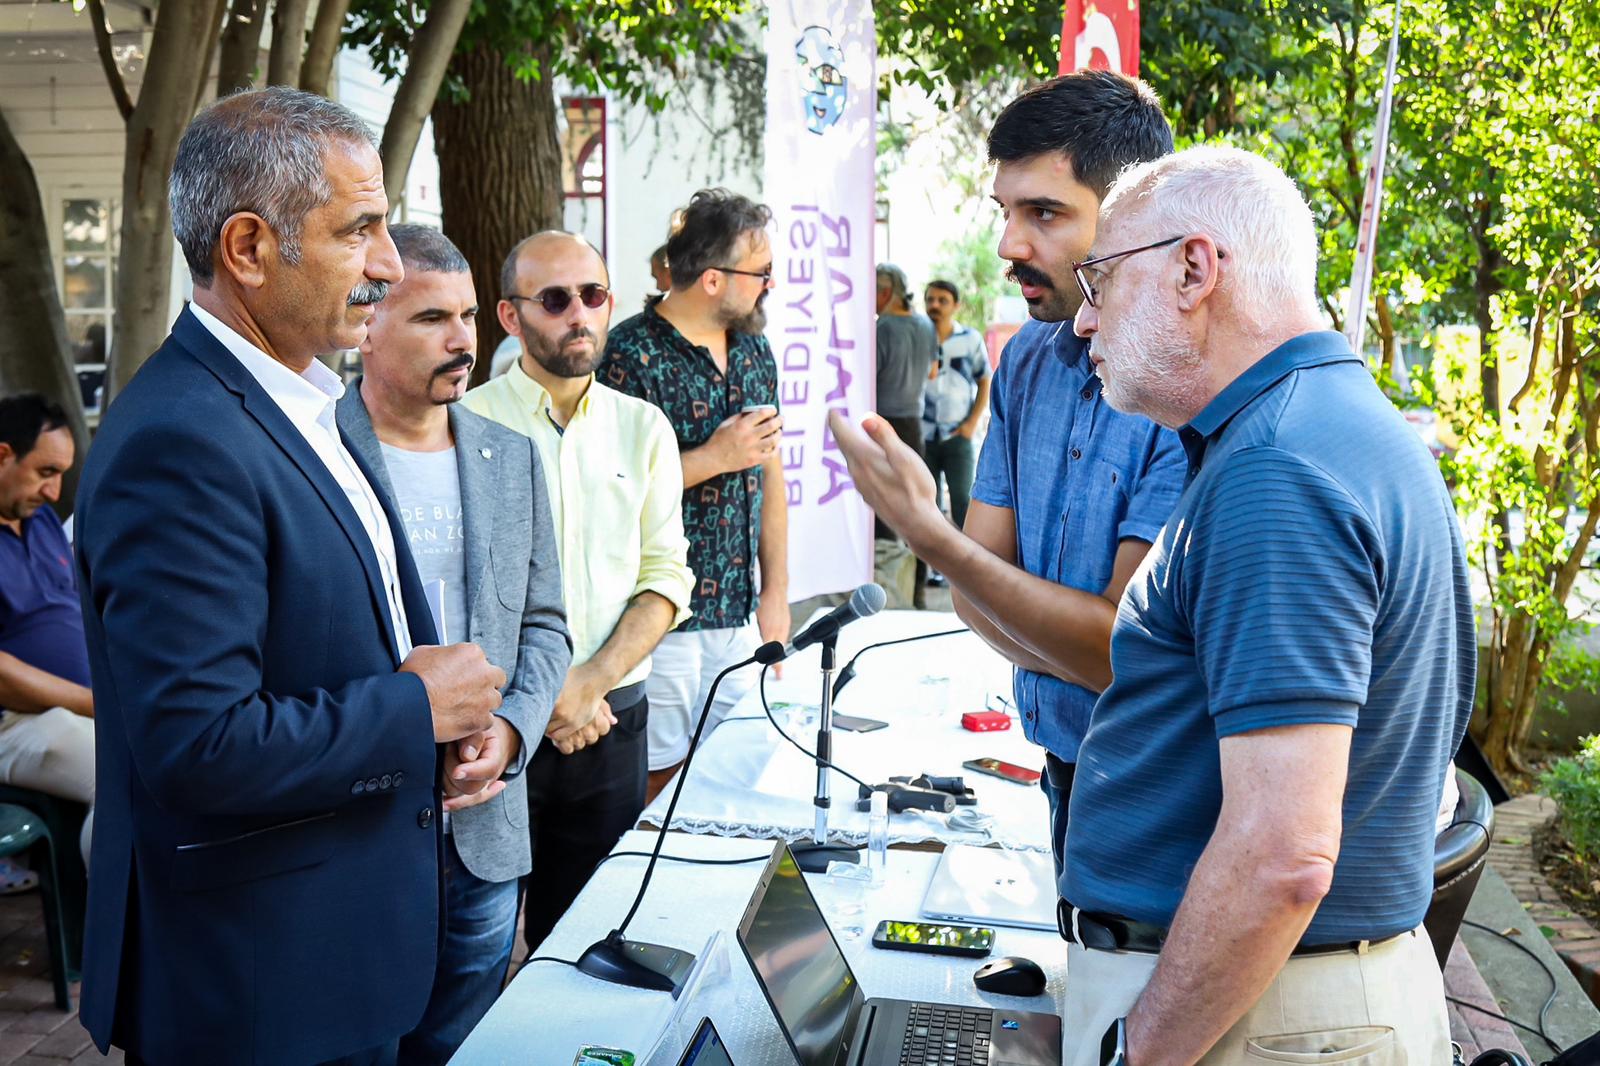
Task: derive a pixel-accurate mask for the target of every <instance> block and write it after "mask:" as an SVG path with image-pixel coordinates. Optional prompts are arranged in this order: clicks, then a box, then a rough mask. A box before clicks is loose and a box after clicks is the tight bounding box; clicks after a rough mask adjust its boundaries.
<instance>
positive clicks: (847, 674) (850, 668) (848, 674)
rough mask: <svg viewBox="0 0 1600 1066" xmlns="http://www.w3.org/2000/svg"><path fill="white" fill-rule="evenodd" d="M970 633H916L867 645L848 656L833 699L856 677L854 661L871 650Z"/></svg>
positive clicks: (834, 690) (835, 686) (949, 630)
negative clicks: (912, 635)
mask: <svg viewBox="0 0 1600 1066" xmlns="http://www.w3.org/2000/svg"><path fill="white" fill-rule="evenodd" d="M970 632H972V630H970V629H966V628H962V629H946V630H942V631H940V632H938V633H918V634H917V635H916V636H914V637H900V638H898V639H897V640H880V641H878V643H876V644H868V645H867V646H866V647H865V648H862V649H861V650H860V651H858V652H856V653H855V654H854V655H852V656H850V661H849V662H847V663H845V664H844V669H843V670H840V671H839V676H838V677H836V678H834V681H833V698H834V699H838V698H839V693H840V692H841V691H843V690H844V687H845V686H846V685H848V684H849V683H850V680H851V678H853V677H855V676H856V660H857V659H859V658H861V657H862V656H863V655H865V654H866V653H867V652H869V651H871V650H872V649H873V648H890V647H893V646H894V645H896V644H910V643H911V642H913V641H917V640H932V639H933V638H934V637H955V636H959V635H961V634H962V633H970Z"/></svg>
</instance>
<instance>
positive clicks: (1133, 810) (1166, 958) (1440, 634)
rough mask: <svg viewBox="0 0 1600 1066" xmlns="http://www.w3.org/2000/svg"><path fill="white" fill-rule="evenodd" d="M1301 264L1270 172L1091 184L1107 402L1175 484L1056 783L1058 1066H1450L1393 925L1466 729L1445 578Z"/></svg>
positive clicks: (1459, 574)
mask: <svg viewBox="0 0 1600 1066" xmlns="http://www.w3.org/2000/svg"><path fill="white" fill-rule="evenodd" d="M1316 249H1317V237H1316V233H1315V230H1314V227H1313V223H1312V217H1311V212H1310V210H1309V209H1308V208H1307V206H1306V204H1305V201H1304V200H1303V199H1302V198H1301V196H1300V194H1299V192H1298V190H1296V188H1295V187H1294V184H1293V183H1292V182H1291V181H1290V180H1289V179H1288V178H1287V177H1285V176H1284V174H1283V173H1282V172H1281V171H1280V170H1278V168H1277V167H1275V166H1273V165H1272V164H1271V163H1268V162H1267V161H1266V160H1264V159H1261V158H1260V157H1258V156H1254V155H1251V154H1250V153H1247V152H1242V151H1239V150H1237V149H1231V148H1194V149H1190V150H1188V151H1185V152H1182V153H1179V154H1177V155H1174V156H1169V157H1168V158H1166V159H1163V160H1158V161H1156V162H1153V163H1149V164H1145V165H1143V166H1140V167H1137V168H1134V169H1133V170H1131V171H1129V172H1127V173H1126V174H1124V175H1123V176H1122V177H1121V178H1120V179H1119V180H1118V182H1117V184H1116V186H1115V187H1114V188H1113V189H1112V190H1111V191H1110V193H1109V194H1108V195H1107V197H1106V200H1105V204H1104V207H1103V209H1102V212H1101V218H1100V228H1099V234H1098V236H1097V237H1096V239H1095V244H1094V248H1093V250H1092V252H1091V255H1090V257H1089V259H1088V260H1087V262H1084V263H1081V264H1079V267H1078V270H1077V275H1078V278H1079V282H1080V284H1081V285H1082V287H1083V289H1084V293H1085V299H1084V306H1083V307H1082V309H1081V310H1080V311H1079V312H1078V317H1077V331H1078V333H1079V334H1080V335H1082V336H1084V337H1087V338H1090V339H1091V348H1090V358H1091V360H1092V361H1093V363H1094V364H1095V366H1096V372H1097V374H1098V376H1099V377H1100V378H1101V380H1102V381H1103V382H1104V389H1105V395H1106V398H1107V400H1108V402H1110V403H1111V404H1113V405H1114V406H1116V407H1118V408H1120V409H1123V410H1128V411H1139V412H1143V413H1145V414H1147V415H1149V416H1150V417H1151V418H1153V419H1155V420H1156V421H1158V422H1160V423H1161V424H1162V425H1166V426H1174V427H1179V426H1181V427H1182V429H1181V430H1180V431H1179V436H1180V438H1181V439H1182V441H1183V447H1184V451H1185V453H1186V455H1187V457H1188V460H1189V469H1188V474H1187V477H1188V481H1187V485H1186V487H1185V489H1184V493H1183V496H1182V498H1181V499H1180V500H1179V502H1178V506H1177V509H1176V510H1175V511H1174V513H1173V515H1172V517H1171V519H1170V520H1169V521H1168V523H1167V526H1166V528H1165V529H1164V530H1163V531H1162V534H1161V536H1160V538H1159V539H1158V540H1157V542H1156V543H1155V545H1154V547H1153V548H1152V549H1151V551H1150V554H1149V556H1148V557H1147V558H1146V560H1145V562H1144V565H1143V566H1142V567H1141V568H1140V570H1139V572H1138V573H1137V574H1136V575H1135V577H1134V579H1133V581H1132V582H1130V584H1129V585H1128V588H1127V590H1126V592H1125V593H1124V595H1123V598H1122V602H1121V605H1120V607H1119V610H1118V615H1117V621H1116V626H1115V629H1114V630H1113V632H1112V638H1111V660H1112V671H1113V673H1114V675H1115V680H1114V681H1113V682H1112V683H1111V686H1110V687H1109V688H1108V689H1107V690H1106V692H1105V694H1104V695H1103V696H1102V697H1101V699H1100V703H1099V705H1098V706H1097V707H1096V708H1095V712H1094V719H1093V722H1092V723H1091V725H1090V728H1089V733H1088V736H1087V737H1085V738H1084V741H1083V746H1082V749H1081V751H1080V754H1079V762H1078V766H1079V772H1078V787H1077V790H1076V791H1075V793H1074V794H1073V797H1072V805H1073V823H1072V824H1073V829H1072V833H1073V836H1072V846H1071V848H1070V849H1069V850H1068V852H1067V862H1066V874H1065V878H1064V882H1063V896H1064V897H1065V898H1064V900H1063V903H1062V908H1061V916H1062V927H1063V934H1064V935H1066V936H1067V937H1068V939H1069V940H1071V941H1072V947H1071V948H1070V949H1069V952H1070V954H1069V964H1068V965H1069V968H1070V969H1071V971H1072V981H1071V983H1070V985H1069V987H1068V990H1067V1004H1066V1017H1065V1025H1064V1027H1065V1029H1066V1031H1068V1032H1072V1033H1080V1034H1083V1036H1084V1039H1083V1042H1082V1044H1081V1045H1080V1046H1079V1048H1078V1049H1077V1052H1076V1053H1075V1054H1074V1055H1071V1056H1069V1057H1068V1060H1067V1062H1068V1066H1094V1064H1098V1063H1103V1062H1122V1063H1127V1064H1131V1066H1150V1064H1158V1063H1195V1062H1199V1063H1202V1064H1204V1066H1214V1064H1220V1063H1236V1062H1259V1061H1265V1060H1272V1061H1285V1062H1287V1061H1302V1060H1304V1061H1310V1060H1311V1059H1313V1058H1315V1059H1317V1061H1324V1060H1326V1061H1340V1062H1345V1061H1349V1062H1355V1061H1358V1060H1359V1061H1361V1062H1364V1063H1367V1062H1370V1063H1374V1064H1377V1063H1402V1062H1410V1063H1424V1062H1426V1063H1436V1062H1448V1061H1450V1053H1449V1045H1448V1026H1447V1024H1446V1019H1445V1007H1444V998H1443V987H1442V983H1441V980H1440V976H1439V968H1438V964H1437V962H1436V961H1435V959H1434V956H1433V950H1432V947H1431V945H1430V942H1429V940H1428V937H1427V936H1426V935H1425V934H1424V933H1423V932H1422V930H1421V929H1420V928H1419V927H1420V925H1421V922H1422V918H1423V915H1424V912H1425V911H1426V909H1427V906H1428V901H1429V898H1430V893H1431V889H1432V857H1433V843H1434V818H1435V812H1436V810H1437V805H1438V802H1439V794H1440V787H1441V781H1442V779H1443V775H1444V770H1445V767H1446V765H1447V764H1448V762H1449V759H1450V755H1451V753H1452V752H1454V751H1455V748H1456V745H1457V743H1458V742H1459V741H1460V739H1461V734H1462V732H1463V731H1464V730H1465V728H1466V723H1467V718H1468V716H1469V715H1470V713H1471V710H1472V699H1473V683H1474V670H1475V665H1476V664H1475V657H1476V645H1475V640H1474V636H1475V634H1474V627H1473V613H1472V598H1471V591H1470V588H1469V584H1468V572H1467V565H1466V556H1465V553H1464V550H1463V547H1462V540H1461V534H1460V530H1459V528H1458V526H1457V522H1456V516H1455V511H1454V509H1453V507H1452V504H1451V500H1450V496H1449V493H1448V491H1447V490H1446V488H1445V486H1444V482H1443V480H1442V479H1441V478H1440V476H1439V472H1438V468H1437V466H1436V465H1435V463H1434V461H1433V458H1432V457H1431V456H1430V455H1429V454H1428V451H1427V449H1426V448H1425V447H1424V446H1423V445H1422V443H1421V442H1420V441H1419V440H1418V439H1417V437H1416V435H1415V434H1414V433H1412V432H1411V431H1410V429H1409V428H1408V426H1407V425H1406V422H1405V420H1404V419H1403V418H1401V416H1400V415H1399V413H1398V412H1397V411H1395V409H1394V407H1393V406H1392V405H1391V404H1390V403H1389V402H1388V401H1387V400H1386V399H1385V398H1384V396H1383V395H1382V393H1381V392H1380V391H1379V390H1378V388H1377V386H1376V384H1375V383H1374V382H1373V380H1372V376H1371V374H1370V373H1369V372H1368V371H1367V368H1366V366H1365V365H1364V364H1363V362H1362V361H1361V360H1360V359H1359V358H1358V357H1357V356H1355V355H1353V354H1352V353H1351V351H1350V348H1349V346H1348V344H1346V342H1345V340H1344V338H1343V337H1342V336H1340V335H1339V334H1337V333H1329V332H1324V331H1323V327H1322V317H1321V313H1320V310H1319V306H1318V302H1317V297H1316ZM1080 908H1081V909H1080ZM1102 1033H1103V1034H1105V1035H1104V1037H1103V1038H1102V1036H1101V1034H1102ZM1102 1043H1104V1045H1105V1047H1104V1050H1103V1051H1102V1048H1101V1044H1102Z"/></svg>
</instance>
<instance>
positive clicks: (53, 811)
mask: <svg viewBox="0 0 1600 1066" xmlns="http://www.w3.org/2000/svg"><path fill="white" fill-rule="evenodd" d="M0 803H13V804H16V805H17V806H18V807H22V808H25V809H26V810H29V811H32V812H33V813H34V814H37V815H38V816H39V817H40V818H42V819H43V820H44V824H45V828H46V829H49V830H50V837H51V839H52V840H58V841H61V842H62V845H63V846H62V847H61V848H59V849H57V852H56V874H57V875H58V880H57V881H56V884H57V886H58V889H59V891H60V893H61V918H62V922H63V928H64V930H65V933H66V938H67V979H68V980H72V981H76V980H77V979H78V977H79V974H80V973H81V972H82V970H83V926H84V917H85V915H86V914H87V913H88V900H89V871H88V870H86V869H85V868H84V865H83V856H82V855H81V854H80V853H79V852H78V836H79V834H80V833H81V832H82V831H83V820H84V819H85V818H86V817H88V815H89V808H88V805H86V804H83V803H78V802H75V801H73V800H69V799H63V798H61V797H60V796H52V795H50V794H49V793H46V792H39V791H36V790H34V789H31V788H23V787H22V786H21V785H0Z"/></svg>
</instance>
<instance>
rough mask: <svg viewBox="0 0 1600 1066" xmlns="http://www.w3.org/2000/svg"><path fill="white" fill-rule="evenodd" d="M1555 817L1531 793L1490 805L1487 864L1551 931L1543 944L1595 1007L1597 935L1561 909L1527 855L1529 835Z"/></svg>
mask: <svg viewBox="0 0 1600 1066" xmlns="http://www.w3.org/2000/svg"><path fill="white" fill-rule="evenodd" d="M1556 813H1557V811H1556V805H1555V803H1554V801H1552V800H1551V799H1550V798H1549V797H1548V796H1540V795H1536V794H1532V793H1530V794H1528V795H1526V796H1518V797H1517V798H1516V799H1513V800H1508V801H1507V802H1505V803H1502V804H1501V805H1500V806H1498V807H1496V808H1495V811H1494V839H1493V840H1492V841H1490V843H1489V863H1490V865H1492V866H1493V867H1494V868H1495V870H1496V871H1497V872H1498V873H1499V874H1500V876H1501V877H1502V878H1504V879H1505V882H1506V885H1507V887H1509V888H1510V889H1511V892H1512V894H1513V895H1515V896H1516V897H1517V901H1518V902H1519V903H1521V904H1522V905H1523V907H1525V908H1527V911H1528V913H1529V914H1530V915H1531V916H1532V917H1533V919H1534V921H1535V922H1537V923H1538V924H1539V926H1540V927H1541V929H1548V930H1551V932H1550V933H1549V934H1547V935H1546V940H1547V942H1548V943H1549V945H1550V946H1551V947H1552V948H1553V949H1555V952H1556V954H1557V955H1559V956H1560V957H1561V961H1562V962H1564V963H1566V964H1567V969H1569V970H1571V971H1572V976H1573V978H1574V979H1576V980H1577V982H1578V984H1579V985H1580V986H1581V987H1582V988H1583V991H1584V993H1585V994H1586V995H1587V996H1588V997H1589V999H1590V1001H1591V1002H1593V1003H1595V1004H1596V1005H1600V932H1596V931H1595V928H1594V926H1592V925H1590V924H1589V922H1588V921H1587V920H1586V919H1584V918H1583V917H1582V916H1580V915H1578V914H1576V913H1574V912H1573V911H1572V910H1571V909H1570V908H1569V907H1568V906H1567V904H1566V902H1565V901H1564V900H1563V899H1562V898H1561V893H1559V892H1557V891H1556V890H1555V888H1554V887H1553V886H1552V885H1551V884H1550V882H1548V881H1546V880H1545V877H1544V874H1543V873H1541V872H1540V870H1539V864H1538V862H1537V861H1536V860H1535V859H1534V857H1533V837H1534V834H1535V833H1537V832H1538V831H1539V830H1541V829H1543V828H1544V827H1545V826H1546V825H1548V824H1549V823H1550V822H1552V821H1554V820H1555V817H1556Z"/></svg>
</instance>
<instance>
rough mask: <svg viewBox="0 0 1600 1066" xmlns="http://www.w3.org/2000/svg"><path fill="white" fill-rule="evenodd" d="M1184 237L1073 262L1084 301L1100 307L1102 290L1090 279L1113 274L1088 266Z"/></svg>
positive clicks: (1177, 240) (1176, 241)
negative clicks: (1091, 268)
mask: <svg viewBox="0 0 1600 1066" xmlns="http://www.w3.org/2000/svg"><path fill="white" fill-rule="evenodd" d="M1183 239H1184V238H1183V237H1168V238H1167V239H1166V240H1164V241H1157V242H1156V243H1154V244H1145V245H1141V246H1140V247H1138V248H1129V249H1128V250H1127V251H1126V252H1112V253H1111V254H1110V255H1097V256H1095V257H1094V258H1093V259H1085V260H1084V261H1083V262H1081V263H1073V264H1072V276H1073V277H1075V278H1077V279H1078V288H1080V289H1082V290H1083V299H1084V302H1085V303H1087V304H1088V305H1089V306H1090V307H1095V308H1098V307H1099V306H1100V292H1099V290H1098V289H1096V288H1095V285H1096V282H1095V281H1092V280H1090V279H1091V278H1093V277H1094V276H1095V274H1099V275H1101V277H1102V278H1104V277H1109V276H1110V274H1111V271H1109V270H1105V271H1096V272H1095V273H1094V274H1091V273H1089V271H1088V270H1087V269H1086V268H1088V267H1092V266H1095V265H1097V264H1099V263H1109V262H1110V261H1111V260H1113V259H1122V258H1124V257H1126V256H1130V255H1137V254H1138V253H1140V252H1149V251H1153V250H1155V249H1157V248H1165V247H1166V246H1167V245H1169V244H1177V243H1178V242H1179V241H1181V240H1183ZM1222 257H1223V252H1222V249H1220V248H1219V249H1217V258H1218V259H1221V258H1222Z"/></svg>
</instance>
